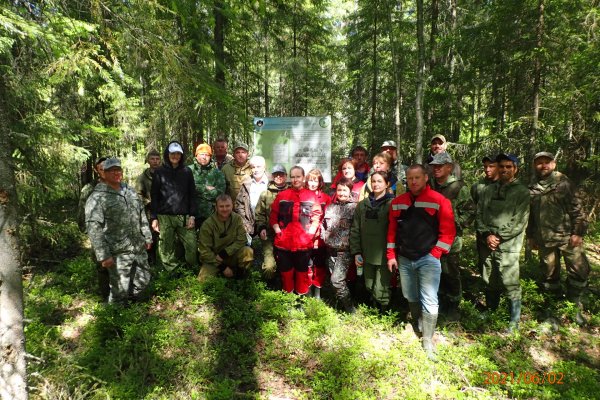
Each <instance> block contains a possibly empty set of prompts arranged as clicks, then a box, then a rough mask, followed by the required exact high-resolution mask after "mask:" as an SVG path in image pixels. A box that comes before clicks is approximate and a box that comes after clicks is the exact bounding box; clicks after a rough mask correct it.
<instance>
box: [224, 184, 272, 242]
mask: <svg viewBox="0 0 600 400" xmlns="http://www.w3.org/2000/svg"><path fill="white" fill-rule="evenodd" d="M254 185H258V186H254ZM253 186H254V188H255V189H258V190H257V192H258V191H260V193H261V194H262V192H264V191H265V190H267V188H268V186H269V178H268V177H267V176H266V175H264V176H263V177H262V179H261V180H260V183H257V182H256V181H255V180H254V178H252V177H249V178H246V180H245V181H244V183H243V184H242V186H241V187H240V192H239V193H238V196H237V198H236V199H233V206H234V207H233V209H234V210H235V212H236V213H238V214H239V215H240V216H241V217H242V220H243V221H244V227H245V228H246V232H248V235H254V234H255V233H256V232H255V231H254V225H255V218H254V213H255V211H256V208H255V209H254V210H253V209H252V204H251V199H250V196H251V191H252V188H253ZM259 200H260V197H259ZM256 206H257V207H258V201H257V203H256Z"/></svg>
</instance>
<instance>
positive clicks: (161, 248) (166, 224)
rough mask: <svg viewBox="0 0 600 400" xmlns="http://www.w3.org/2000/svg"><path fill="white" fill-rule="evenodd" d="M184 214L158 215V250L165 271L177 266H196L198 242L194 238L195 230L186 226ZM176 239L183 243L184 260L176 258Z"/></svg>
mask: <svg viewBox="0 0 600 400" xmlns="http://www.w3.org/2000/svg"><path fill="white" fill-rule="evenodd" d="M186 221H187V219H186V217H185V215H159V216H158V225H159V228H160V240H159V242H158V252H159V254H160V260H161V262H162V265H163V266H164V267H165V269H166V270H167V271H172V270H174V269H175V268H177V267H183V266H184V265H185V264H187V265H188V267H191V268H196V267H197V266H198V244H197V239H196V230H195V229H187V228H186ZM176 241H179V242H181V244H183V249H184V251H185V262H184V261H183V260H180V259H178V258H177V255H176V253H175V243H176Z"/></svg>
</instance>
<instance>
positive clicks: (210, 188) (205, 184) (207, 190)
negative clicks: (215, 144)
mask: <svg viewBox="0 0 600 400" xmlns="http://www.w3.org/2000/svg"><path fill="white" fill-rule="evenodd" d="M195 156H196V157H195V158H194V162H193V163H192V165H189V168H190V169H191V170H192V174H193V175H194V184H195V187H196V205H197V210H198V212H197V213H196V221H195V223H196V228H197V229H200V227H201V226H202V223H203V222H204V221H205V220H206V219H207V218H208V217H210V215H211V214H212V213H213V212H214V211H215V200H216V199H217V197H218V196H219V195H220V194H223V193H225V175H223V173H222V172H221V171H219V169H218V168H217V167H216V165H215V164H214V163H213V162H212V161H211V158H212V149H211V147H210V146H209V145H208V144H206V143H201V144H199V145H198V146H197V147H196V151H195Z"/></svg>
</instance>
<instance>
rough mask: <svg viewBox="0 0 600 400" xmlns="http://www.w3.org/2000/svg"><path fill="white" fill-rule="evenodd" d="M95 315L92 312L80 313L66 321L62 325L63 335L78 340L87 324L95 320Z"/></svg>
mask: <svg viewBox="0 0 600 400" xmlns="http://www.w3.org/2000/svg"><path fill="white" fill-rule="evenodd" d="M94 319H95V317H94V316H93V315H91V314H87V313H86V314H80V315H78V316H77V317H76V318H75V319H74V320H72V321H69V322H67V323H65V324H64V325H63V326H61V328H60V330H61V335H62V337H63V338H65V339H68V340H76V339H77V338H79V335H80V334H81V331H82V330H83V328H85V326H86V325H87V324H89V323H90V322H91V321H93V320H94Z"/></svg>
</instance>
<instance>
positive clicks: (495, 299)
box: [485, 290, 500, 311]
mask: <svg viewBox="0 0 600 400" xmlns="http://www.w3.org/2000/svg"><path fill="white" fill-rule="evenodd" d="M485 304H486V306H487V309H488V310H490V311H496V310H497V309H498V306H499V305H500V292H497V291H495V290H487V291H486V292H485Z"/></svg>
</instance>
